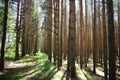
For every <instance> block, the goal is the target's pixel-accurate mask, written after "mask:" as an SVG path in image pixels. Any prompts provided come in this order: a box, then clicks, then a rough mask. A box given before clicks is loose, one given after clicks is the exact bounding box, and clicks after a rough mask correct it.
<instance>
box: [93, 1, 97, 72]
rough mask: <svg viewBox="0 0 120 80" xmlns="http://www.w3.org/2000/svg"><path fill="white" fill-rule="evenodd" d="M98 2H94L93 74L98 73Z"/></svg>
mask: <svg viewBox="0 0 120 80" xmlns="http://www.w3.org/2000/svg"><path fill="white" fill-rule="evenodd" d="M96 27H97V26H96V0H94V24H93V41H94V42H93V72H94V73H96V54H97V47H96V46H97V43H96V41H97V39H96V30H97V29H96Z"/></svg>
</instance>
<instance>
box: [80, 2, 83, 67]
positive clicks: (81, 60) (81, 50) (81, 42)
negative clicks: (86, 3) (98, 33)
mask: <svg viewBox="0 0 120 80" xmlns="http://www.w3.org/2000/svg"><path fill="white" fill-rule="evenodd" d="M82 2H83V1H82V0H80V67H81V69H82V65H83V39H82V38H83V36H82V35H83V7H82Z"/></svg>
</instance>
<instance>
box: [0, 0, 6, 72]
mask: <svg viewBox="0 0 120 80" xmlns="http://www.w3.org/2000/svg"><path fill="white" fill-rule="evenodd" d="M7 14H8V0H5V9H4V17H3V35H2V43H1V57H0V71H3V70H4V52H5V41H6V30H7V18H8V17H7Z"/></svg>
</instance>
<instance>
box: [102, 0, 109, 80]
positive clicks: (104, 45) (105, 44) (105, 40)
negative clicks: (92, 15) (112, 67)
mask: <svg viewBox="0 0 120 80" xmlns="http://www.w3.org/2000/svg"><path fill="white" fill-rule="evenodd" d="M102 2H103V3H102V21H103V22H102V23H103V25H102V26H103V51H104V74H105V80H108V78H107V75H108V69H107V50H108V49H107V27H106V16H105V3H104V2H105V0H103V1H102Z"/></svg>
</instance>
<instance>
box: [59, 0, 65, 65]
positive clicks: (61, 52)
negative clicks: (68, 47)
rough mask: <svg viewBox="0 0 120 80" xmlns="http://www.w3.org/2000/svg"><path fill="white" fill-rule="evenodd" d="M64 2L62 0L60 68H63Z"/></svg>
mask: <svg viewBox="0 0 120 80" xmlns="http://www.w3.org/2000/svg"><path fill="white" fill-rule="evenodd" d="M63 6H64V5H63V0H61V27H60V56H59V59H60V66H62V54H63Z"/></svg>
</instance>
